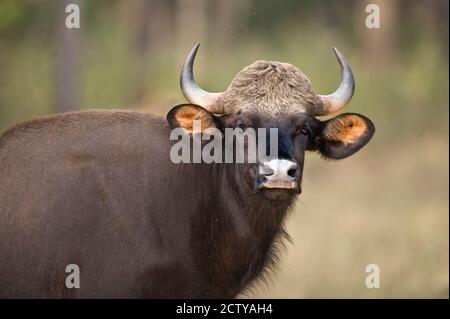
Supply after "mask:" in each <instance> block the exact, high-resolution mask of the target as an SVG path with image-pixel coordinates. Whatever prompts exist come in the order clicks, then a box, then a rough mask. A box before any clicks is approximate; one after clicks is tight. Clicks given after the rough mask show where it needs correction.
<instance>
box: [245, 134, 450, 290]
mask: <svg viewBox="0 0 450 319" xmlns="http://www.w3.org/2000/svg"><path fill="white" fill-rule="evenodd" d="M374 142H375V143H374V145H370V144H369V146H368V147H367V149H366V150H362V151H361V152H360V153H359V154H357V155H354V157H351V158H348V159H346V160H343V161H339V162H329V161H328V162H325V161H323V160H322V159H320V158H318V156H316V155H311V156H309V157H308V158H307V162H306V165H305V176H304V192H303V194H302V195H301V198H300V200H299V201H298V203H297V205H296V207H295V210H294V212H293V214H292V216H291V217H290V218H289V219H288V223H287V228H288V231H289V233H290V235H291V236H292V239H293V244H288V245H287V251H286V252H284V253H283V254H282V258H281V263H280V266H279V270H278V271H277V272H276V273H275V274H274V275H273V276H272V279H273V283H271V284H269V285H268V286H264V285H257V287H256V289H254V290H253V291H252V292H251V293H249V294H247V295H246V296H244V297H262V298H264V297H275V298H315V297H320V298H345V297H350V298H354V297H357V298H377V297H384V298H399V297H401V298H431V297H435V298H436V297H437V298H444V297H445V298H448V296H449V290H448V287H449V286H448V282H449V272H448V270H449V268H448V261H449V237H448V234H449V215H448V204H449V202H448V191H449V188H448V185H449V184H448V152H447V150H448V139H447V136H426V137H423V138H420V139H415V140H413V139H411V140H410V141H409V142H407V143H402V144H400V145H392V146H388V147H386V146H385V147H379V148H377V146H378V145H377V142H376V140H375V141H374ZM371 263H375V264H378V265H379V266H380V272H381V276H380V278H381V283H380V288H379V289H368V288H366V287H365V278H366V275H367V274H366V273H365V266H366V265H368V264H371Z"/></svg>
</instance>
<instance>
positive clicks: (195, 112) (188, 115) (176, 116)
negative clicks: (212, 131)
mask: <svg viewBox="0 0 450 319" xmlns="http://www.w3.org/2000/svg"><path fill="white" fill-rule="evenodd" d="M167 122H169V125H170V127H171V128H177V127H181V128H185V129H186V130H187V131H188V132H189V133H191V134H192V132H193V131H194V128H195V129H196V130H198V131H199V132H203V131H205V130H206V129H208V128H216V127H217V126H218V119H217V118H216V117H215V116H214V115H213V114H212V113H210V112H209V111H207V110H205V109H204V108H202V107H201V106H198V105H195V104H180V105H177V106H175V107H174V108H172V109H171V110H170V111H169V113H168V114H167ZM194 125H196V126H195V127H194Z"/></svg>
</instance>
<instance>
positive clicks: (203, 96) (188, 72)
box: [180, 43, 224, 113]
mask: <svg viewBox="0 0 450 319" xmlns="http://www.w3.org/2000/svg"><path fill="white" fill-rule="evenodd" d="M199 46H200V43H197V44H196V45H195V46H194V47H193V48H192V50H191V52H190V53H189V55H188V57H187V58H186V61H184V64H183V68H182V70H181V76H180V85H181V91H182V92H183V95H184V96H185V97H186V99H187V100H188V101H189V102H191V103H194V104H197V105H200V106H202V107H204V108H205V109H207V110H208V111H210V112H213V113H223V111H224V110H223V105H221V104H222V103H220V102H219V99H220V97H221V96H222V93H209V92H206V91H204V90H202V89H201V88H200V87H199V86H198V85H197V84H196V83H195V80H194V74H193V71H192V68H193V65H194V59H195V55H196V54H197V50H198V47H199Z"/></svg>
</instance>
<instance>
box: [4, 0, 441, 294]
mask: <svg viewBox="0 0 450 319" xmlns="http://www.w3.org/2000/svg"><path fill="white" fill-rule="evenodd" d="M69 3H77V4H79V6H80V9H81V28H80V29H71V30H69V29H66V28H65V24H64V21H65V18H66V16H67V13H66V12H65V7H66V5H67V4H69ZM369 3H376V4H378V5H379V7H380V18H381V28H380V29H368V28H366V26H365V19H366V17H367V15H368V13H366V12H365V8H366V5H367V4H369ZM448 6H449V3H448V1H445V0H442V1H438V0H435V1H418V0H396V1H389V0H377V1H356V0H345V1H342V0H341V1H338V0H329V1H312V0H304V1H298V0H286V1H270V0H250V1H244V0H210V1H207V0H153V1H145V0H129V1H100V0H92V1H88V0H73V1H67V0H61V1H57V0H54V1H49V0H43V1H31V0H28V1H16V0H1V1H0V70H1V71H0V131H3V130H5V129H6V128H7V127H9V126H11V125H13V124H14V123H17V122H20V121H24V120H27V119H31V118H34V117H38V116H43V115H46V114H50V113H54V112H64V111H72V110H80V109H92V108H131V109H136V110H141V111H144V112H153V113H157V114H161V115H164V114H165V113H166V112H167V111H168V110H169V109H170V108H171V107H172V106H173V105H175V104H177V103H181V102H184V101H185V100H184V98H183V97H182V95H181V92H180V89H179V84H178V77H179V71H180V67H181V64H182V62H183V60H184V58H185V56H186V54H187V53H188V52H189V50H190V49H191V47H192V46H193V44H194V43H195V42H200V43H201V48H200V51H199V54H198V57H197V60H196V70H195V71H196V72H195V73H196V79H197V82H198V83H199V84H200V85H201V86H202V87H203V88H204V89H207V90H210V91H222V90H224V89H226V87H227V85H228V84H229V82H230V81H231V79H232V78H233V76H234V75H235V74H236V73H237V72H238V71H239V70H240V69H241V68H243V67H244V66H246V65H248V64H250V63H252V62H254V61H255V60H259V59H266V60H278V61H283V62H289V63H292V64H295V65H296V66H298V67H299V68H300V69H301V70H302V71H303V72H304V73H305V74H307V75H308V77H309V79H310V80H311V82H312V85H313V87H314V89H315V90H316V92H318V93H321V94H327V93H329V92H331V91H333V90H334V89H335V88H336V86H337V84H338V83H339V79H340V78H339V76H340V74H339V66H338V64H337V62H336V60H335V58H334V56H333V53H332V51H331V48H332V47H333V46H336V47H338V48H339V49H340V51H341V52H343V53H344V55H345V56H346V57H347V59H348V60H349V61H350V63H351V65H352V67H353V71H354V73H355V77H356V91H355V96H354V98H353V100H352V102H351V104H350V105H349V106H348V107H347V109H346V111H349V112H358V113H362V114H364V115H366V116H368V117H369V118H371V119H372V120H373V122H374V123H375V125H376V128H377V132H376V134H375V136H374V138H373V140H372V141H371V143H369V145H368V146H366V147H365V148H364V149H363V150H362V151H361V152H359V153H357V154H356V155H354V156H352V157H351V158H348V159H346V160H343V161H324V160H323V159H321V158H319V156H317V155H316V154H308V156H307V159H306V164H305V172H304V182H303V184H304V186H303V189H304V192H303V194H302V195H301V198H300V199H299V201H298V203H297V205H296V208H295V209H294V211H293V213H292V215H291V216H290V218H289V219H288V222H287V228H288V231H289V233H290V234H291V236H292V238H293V243H292V244H289V243H288V244H287V249H286V252H284V253H283V254H282V258H281V260H280V264H279V269H278V271H276V272H275V273H274V274H273V276H272V281H273V282H271V283H269V284H268V285H263V284H258V285H256V287H255V288H254V289H252V290H251V291H249V292H248V293H246V294H243V295H242V296H243V297H286V298H310V297H324V298H339V297H359V298H373V297H376V298H377V297H387V298H396V297H404V298H408V297H445V298H448V293H449V292H448V287H449V286H448V279H449V211H448V207H449V206H448V205H449V197H448V192H449V180H448V164H449V158H448V145H449V144H448V133H449V132H448V128H449V123H448V119H449V117H448V116H449V113H448V112H449V95H448V92H449V91H448V85H449V83H448V70H449V69H448V67H449V65H448ZM0 178H1V177H0ZM371 263H375V264H378V265H379V266H380V269H381V287H380V288H379V289H368V288H366V287H365V278H366V276H367V274H366V273H365V271H364V270H365V266H366V265H368V264H371Z"/></svg>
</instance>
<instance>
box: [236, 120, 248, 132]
mask: <svg viewBox="0 0 450 319" xmlns="http://www.w3.org/2000/svg"><path fill="white" fill-rule="evenodd" d="M236 128H240V129H241V130H243V131H244V130H245V129H246V128H247V126H245V124H244V123H242V122H241V121H238V122H237V123H236Z"/></svg>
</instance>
